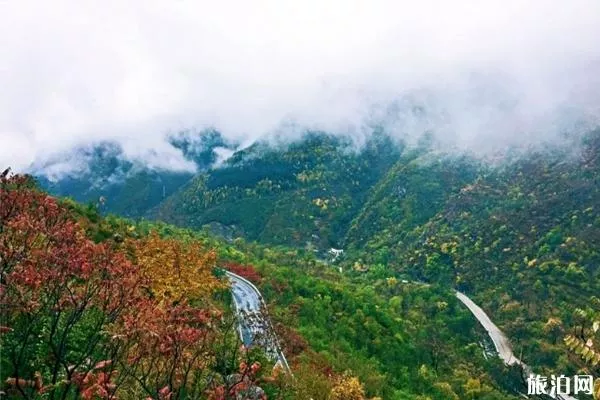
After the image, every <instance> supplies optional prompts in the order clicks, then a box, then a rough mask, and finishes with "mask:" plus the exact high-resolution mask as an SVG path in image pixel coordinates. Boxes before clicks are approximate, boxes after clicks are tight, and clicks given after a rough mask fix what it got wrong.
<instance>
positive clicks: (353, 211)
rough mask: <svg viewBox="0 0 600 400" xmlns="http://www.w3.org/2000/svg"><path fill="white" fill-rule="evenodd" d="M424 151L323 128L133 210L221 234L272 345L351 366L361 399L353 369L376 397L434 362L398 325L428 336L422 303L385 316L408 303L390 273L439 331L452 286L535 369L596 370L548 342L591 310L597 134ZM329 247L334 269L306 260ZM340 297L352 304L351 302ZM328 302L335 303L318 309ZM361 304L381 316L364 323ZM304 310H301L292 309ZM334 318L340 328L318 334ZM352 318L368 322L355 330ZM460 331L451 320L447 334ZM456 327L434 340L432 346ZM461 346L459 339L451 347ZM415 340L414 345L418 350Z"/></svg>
mask: <svg viewBox="0 0 600 400" xmlns="http://www.w3.org/2000/svg"><path fill="white" fill-rule="evenodd" d="M433 147H434V146H432V145H431V144H423V145H421V146H419V147H412V148H405V147H403V146H401V145H398V144H397V143H395V142H393V141H392V140H391V139H389V138H388V137H387V136H385V135H384V134H377V135H374V136H373V137H372V138H371V140H370V141H368V142H367V143H366V145H365V146H364V147H363V148H359V149H356V148H355V147H354V146H353V143H352V142H351V141H349V140H345V139H343V138H340V137H334V136H330V135H326V134H322V133H312V134H308V135H307V136H306V137H304V138H303V140H300V141H297V142H293V143H291V144H289V145H285V146H274V145H273V144H268V143H262V142H261V143H256V144H254V145H253V146H251V147H248V148H246V149H243V150H239V151H237V152H235V153H234V154H233V155H232V156H231V157H230V158H229V159H228V160H227V161H226V162H225V163H224V164H222V165H221V166H219V167H218V168H212V169H208V170H206V171H204V172H201V173H199V174H198V175H196V176H194V177H193V178H192V179H191V180H189V181H188V182H186V183H185V184H183V185H182V186H181V187H180V188H179V189H177V190H175V191H174V192H173V193H172V194H171V195H170V196H168V197H167V198H166V199H164V200H162V201H160V202H159V203H158V204H157V205H156V206H155V207H154V208H152V209H151V210H150V211H148V212H147V214H146V215H147V216H148V217H150V219H152V220H162V221H166V222H168V223H172V224H174V225H178V226H182V227H187V228H192V229H194V230H196V231H198V230H199V229H204V233H203V235H207V234H208V233H207V232H210V233H211V234H212V235H216V236H219V237H221V238H225V239H226V241H227V242H228V243H229V245H227V246H233V247H234V248H236V249H238V250H232V249H230V250H228V253H227V254H228V255H227V256H226V257H225V259H226V260H229V261H231V260H233V261H236V262H237V261H243V262H244V263H252V264H255V265H258V266H259V267H257V269H258V270H260V271H263V272H265V274H266V276H268V279H267V282H268V283H266V285H265V286H264V290H265V293H266V295H267V296H268V297H269V298H270V299H271V304H272V305H273V306H274V307H276V308H275V310H274V313H275V314H276V315H277V317H278V318H279V321H280V322H282V323H283V326H284V327H286V328H284V330H283V334H284V336H285V335H286V334H288V332H287V328H289V327H295V332H294V333H293V334H291V336H290V337H291V338H292V339H293V338H296V335H300V337H304V340H306V344H304V345H302V346H308V348H309V349H311V352H312V351H316V352H317V353H318V354H322V355H323V356H324V357H325V359H326V360H328V363H329V365H330V366H331V365H333V366H336V365H337V367H338V369H339V370H343V369H346V368H349V369H351V370H353V371H355V373H356V374H357V375H359V377H360V378H361V381H363V382H364V385H365V388H367V389H368V393H369V394H371V395H380V394H381V392H379V391H378V390H377V389H376V388H377V387H379V385H380V384H379V383H377V382H378V381H377V379H376V378H375V377H374V376H372V375H371V374H369V373H367V372H366V371H363V372H360V371H361V368H362V367H363V366H364V365H369V367H368V369H369V370H373V371H379V372H380V373H381V374H382V376H385V379H384V378H381V379H384V380H385V382H386V384H385V386H383V387H385V393H386V396H387V395H390V393H394V392H395V391H398V390H400V388H402V387H404V386H403V385H404V383H402V382H404V381H402V379H395V378H392V377H393V376H406V375H403V374H404V373H403V372H401V371H399V370H397V369H396V366H395V363H396V362H395V361H394V360H396V359H398V358H400V359H402V360H409V359H410V360H414V363H412V362H413V361H411V363H412V364H410V365H411V368H409V370H408V371H405V372H406V373H407V374H408V375H411V374H412V373H413V372H414V371H413V370H412V369H413V368H419V366H420V365H429V366H433V365H435V364H436V363H437V361H435V360H437V359H438V358H437V357H434V356H433V355H432V354H431V353H428V354H429V355H428V356H427V357H426V358H420V356H416V358H413V355H411V354H413V353H410V351H412V350H410V351H409V350H408V349H409V348H410V347H411V346H414V345H415V342H413V339H414V338H415V337H416V336H415V335H417V334H418V333H417V332H413V331H411V329H413V328H414V329H417V330H421V329H427V330H428V331H431V329H434V330H436V331H439V332H443V329H442V328H441V327H440V326H437V327H435V328H434V327H431V326H429V325H428V322H427V320H426V319H420V317H418V316H416V315H411V314H410V313H409V312H408V310H409V309H411V308H414V309H417V310H418V309H419V307H422V306H423V303H422V301H423V300H424V298H423V297H421V295H419V296H417V298H416V299H415V300H414V302H413V300H406V301H407V303H406V304H407V305H406V306H402V307H401V308H398V305H397V304H398V303H397V302H398V301H400V304H404V300H403V299H407V298H412V296H414V294H413V293H405V292H404V291H405V290H406V289H400V288H396V289H392V288H393V287H395V286H394V285H395V284H394V283H393V282H396V283H397V282H398V281H402V280H407V281H415V282H421V283H422V284H426V285H433V287H435V289H432V290H433V292H430V293H427V294H423V296H425V298H432V296H433V297H435V296H443V297H441V298H438V299H436V300H432V301H434V302H436V303H439V302H440V301H441V302H443V303H446V304H448V305H452V306H451V312H450V313H449V314H448V315H446V316H443V317H440V318H442V319H443V320H444V321H445V322H444V323H445V324H450V325H452V324H453V323H452V322H450V320H447V319H446V318H454V316H456V315H458V314H460V311H459V310H460V308H457V307H456V305H455V304H456V301H455V299H453V297H452V296H451V295H450V294H451V293H452V292H451V291H452V290H453V289H454V288H456V289H459V290H461V291H463V292H465V293H467V294H468V295H469V296H471V297H472V298H473V299H474V300H475V301H476V302H477V303H478V304H479V305H480V306H481V307H482V308H483V309H484V310H485V311H486V312H487V313H488V314H489V315H490V317H491V318H492V320H493V321H494V322H496V323H497V324H498V325H499V326H500V327H501V328H502V329H503V330H504V331H505V332H506V333H507V335H508V336H509V338H510V340H511V341H512V343H513V348H514V349H515V351H516V352H517V351H518V352H519V354H520V357H521V358H522V359H523V360H524V361H525V362H526V363H527V364H529V365H531V366H532V367H534V369H535V370H536V371H542V372H544V373H548V374H550V373H559V374H560V373H565V374H575V373H576V372H578V371H584V372H586V373H593V374H597V373H598V372H599V371H598V363H597V362H596V364H595V365H591V366H589V365H588V366H586V365H585V363H583V362H582V361H581V360H580V359H579V357H577V356H575V355H573V354H570V353H569V351H568V349H567V347H566V346H565V344H564V343H563V339H564V338H565V337H567V336H568V335H569V334H570V333H572V332H573V331H574V329H575V327H577V329H579V330H580V331H581V332H583V331H588V330H590V329H591V326H592V325H591V324H590V323H589V320H590V318H591V319H592V324H593V321H594V320H593V318H594V317H593V315H596V314H595V313H597V309H596V308H597V306H596V303H597V296H598V293H600V276H599V274H600V272H599V270H598V265H599V263H600V253H599V250H598V249H600V214H599V212H600V210H599V209H598V204H600V184H599V183H600V182H599V179H600V161H599V160H600V156H599V154H600V132H599V131H595V132H590V133H589V134H588V135H586V136H585V137H584V138H583V139H582V140H580V139H576V140H575V139H573V141H572V145H570V146H549V147H548V148H537V149H535V150H530V151H527V152H521V153H515V154H513V155H511V157H510V158H509V157H506V158H504V159H503V160H500V161H498V160H496V161H495V162H494V163H493V164H492V163H489V162H486V161H483V160H481V159H475V158H473V157H470V156H468V155H458V154H450V153H442V152H439V151H433V150H432V148H433ZM142 223H147V222H142ZM219 246H221V245H219ZM266 246H270V248H269V247H266ZM273 246H284V247H278V248H276V249H275V250H274V249H273ZM330 247H335V248H342V249H344V253H343V255H342V256H341V257H340V258H339V259H337V260H335V261H334V265H331V264H330V265H323V264H320V262H319V261H317V259H323V258H324V257H325V252H326V250H328V249H329V248H330ZM240 248H241V249H243V250H242V252H241V253H239V249H240ZM285 254H293V255H294V256H293V257H291V259H290V257H289V256H286V255H285ZM232 255H233V257H232ZM315 257H316V258H317V259H315ZM285 260H288V261H285ZM277 277H280V278H277ZM341 279H349V281H348V282H346V283H344V288H343V289H340V288H339V287H337V286H336V284H335V282H336V281H339V280H341ZM390 279H391V280H390ZM387 282H392V283H390V284H389V285H391V286H388V283H387ZM315 288H320V289H318V290H317V291H315V290H316V289H315ZM339 290H342V292H343V293H345V292H346V291H348V292H354V293H356V295H357V296H359V295H360V296H362V297H361V302H359V303H358V304H355V303H352V302H351V301H350V299H348V298H346V297H345V294H343V293H342V294H339V293H338V291H339ZM440 290H441V292H440ZM334 293H338V294H336V295H335V296H334V295H333V294H334ZM441 293H445V295H442V294H441ZM407 296H408V297H407ZM315 298H317V299H318V301H317V303H316V304H315V303H314V301H315ZM419 298H420V299H421V300H419ZM301 299H305V300H301ZM334 299H335V301H337V302H341V303H338V304H333V303H331V304H330V302H333V301H334ZM398 299H400V300H398ZM426 303H427V301H426ZM373 304H377V307H379V309H381V308H386V309H388V307H392V308H391V309H388V311H386V316H382V317H381V319H378V318H375V319H373V318H370V317H369V315H371V316H372V315H373V313H374V312H375V311H374V310H373V309H372V308H371V307H372V305H373ZM391 304H396V305H393V306H392V305H391ZM306 307H308V308H309V309H310V310H311V311H307V313H306V314H303V313H302V312H301V311H300V310H303V309H305V310H306ZM315 307H317V308H315ZM363 307H366V309H367V310H368V311H366V310H364V309H362V308H363ZM403 307H408V308H403ZM320 308H324V309H325V310H321V309H320ZM358 309H361V311H360V312H359V310H358ZM376 309H377V308H376ZM285 310H293V311H285ZM401 310H402V311H401ZM430 311H431V310H429V311H427V307H425V308H424V309H420V311H418V313H425V314H427V313H428V312H430ZM347 313H357V316H356V319H355V318H351V319H350V320H347V319H346V318H347V317H346V315H347ZM319 315H320V316H319ZM317 316H318V317H317ZM333 316H335V317H333ZM391 316H393V317H391ZM451 316H452V317H451ZM582 316H585V318H584V317H582ZM388 317H391V318H392V319H391V320H388V319H387V318H388ZM400 320H402V321H404V322H402V323H401V322H400ZM338 321H339V322H340V324H341V327H339V329H341V332H338V333H335V335H339V336H334V337H333V338H331V337H330V336H329V335H330V334H331V332H337V329H338V327H337V322H338ZM391 321H394V322H393V324H392V322H391ZM407 321H410V322H407ZM403 323H408V325H407V326H405V327H402V324H403ZM365 324H367V325H369V326H371V325H372V326H371V328H368V329H367V331H363V330H362V328H359V326H364V325H365ZM390 324H392V325H396V326H395V328H394V329H396V328H397V329H400V330H401V332H396V331H394V329H392V328H391V325H390ZM467 325H468V324H467V322H465V320H462V321H461V322H460V323H459V324H458V325H457V329H459V330H460V328H458V326H467ZM446 326H449V325H446ZM415 327H416V328H415ZM369 329H372V331H369ZM405 329H406V330H405ZM469 329H475V331H477V327H476V326H471V327H470V328H469ZM409 332H410V333H409ZM457 334H459V333H458V331H454V332H453V333H445V334H444V335H445V339H444V341H447V340H448V337H449V336H455V335H457ZM462 334H464V332H462V333H460V335H462ZM390 335H391V336H394V337H396V338H398V340H399V341H400V342H399V343H400V344H398V345H399V348H398V349H397V353H395V354H396V356H394V357H392V358H390V359H388V358H386V357H387V356H386V354H387V352H388V351H391V350H390V349H392V348H394V346H395V345H396V344H392V343H391V342H389V341H388V339H389V337H390ZM478 335H481V332H479V333H478ZM580 336H581V335H580ZM407 337H410V338H411V339H410V340H408V339H406V338H407ZM472 337H473V332H471V333H470V334H469V335H467V336H465V337H464V340H466V341H465V342H463V345H465V346H467V347H468V346H469V345H468V344H467V343H468V342H469V340H472V339H471V338H472ZM480 337H483V338H484V337H485V335H483V336H480ZM399 338H403V339H399ZM292 339H290V340H292ZM293 340H295V339H293ZM406 340H408V341H406ZM301 342H302V343H304V342H303V341H301ZM332 343H336V344H335V349H332V348H331V347H330V346H332ZM436 343H439V341H437V342H436ZM571 343H572V342H571ZM463 345H461V346H463ZM302 346H301V347H302ZM381 346H382V347H381ZM407 346H408V347H407ZM421 346H423V347H422V350H423V349H428V350H427V351H429V350H430V349H431V346H432V343H431V342H427V341H426V342H424V343H422V344H421ZM584 347H585V346H584ZM583 350H584V348H582V347H581V346H580V348H579V349H578V350H577V351H579V352H582V351H583ZM407 351H408V353H407ZM415 351H417V350H415ZM311 354H312V353H311ZM348 354H352V356H351V357H348ZM415 354H416V353H415ZM457 354H461V350H457V349H456V348H454V349H452V350H448V353H447V354H446V355H445V357H448V358H449V360H451V359H452V357H453V356H456V355H457ZM586 354H593V353H589V351H587V352H586ZM357 360H360V362H359V361H357ZM311 362H313V361H311ZM450 362H460V358H457V359H454V361H450ZM453 365H454V364H453ZM392 371H393V372H392ZM410 379H417V377H414V376H413V377H412V378H410ZM449 381H452V379H449ZM370 382H371V383H370ZM373 382H374V383H373ZM512 384H514V381H513V383H512ZM452 385H454V384H452ZM452 385H451V386H452ZM509 386H510V385H509ZM504 388H506V386H504ZM382 390H384V389H382ZM453 391H454V392H455V393H458V392H459V391H460V390H459V389H457V388H456V387H455V386H453ZM386 398H387V397H386Z"/></svg>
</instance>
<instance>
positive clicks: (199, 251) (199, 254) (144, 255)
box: [128, 232, 224, 303]
mask: <svg viewBox="0 0 600 400" xmlns="http://www.w3.org/2000/svg"><path fill="white" fill-rule="evenodd" d="M128 244H129V246H130V249H132V254H133V257H134V260H135V262H136V263H137V264H138V265H139V266H140V268H141V269H142V272H143V274H144V276H145V277H146V278H147V279H148V281H149V282H150V287H149V289H150V290H151V292H152V294H153V296H155V297H156V298H157V299H159V301H161V302H166V303H173V302H177V301H180V300H182V299H187V300H194V299H200V298H206V297H207V296H208V295H210V294H211V293H212V292H214V291H215V290H216V289H219V288H222V287H224V284H223V283H222V282H220V281H219V280H218V279H217V278H216V277H215V276H214V275H213V273H212V271H213V268H214V267H215V263H216V254H215V252H214V251H207V250H206V249H204V248H203V247H202V246H201V245H200V244H199V243H198V242H193V241H191V242H182V241H179V240H175V239H170V238H167V239H163V238H161V237H159V236H158V234H157V233H155V232H152V233H150V235H149V236H147V237H145V238H142V239H138V240H131V241H129V242H128Z"/></svg>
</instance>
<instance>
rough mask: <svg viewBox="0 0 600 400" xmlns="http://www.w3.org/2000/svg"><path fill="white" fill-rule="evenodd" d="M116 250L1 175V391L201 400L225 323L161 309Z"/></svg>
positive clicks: (148, 284)
mask: <svg viewBox="0 0 600 400" xmlns="http://www.w3.org/2000/svg"><path fill="white" fill-rule="evenodd" d="M149 243H150V242H149ZM152 243H154V242H152ZM122 246H123V245H122V244H118V243H115V242H113V241H108V242H104V243H99V244H98V243H94V242H93V241H91V240H90V239H89V238H87V237H86V235H85V232H84V229H83V228H82V227H81V226H80V225H79V224H78V223H77V222H76V221H75V220H74V218H72V216H71V215H70V214H69V211H68V210H67V209H66V208H65V207H63V206H61V205H60V204H59V203H58V202H57V201H56V200H55V199H53V198H51V197H50V196H48V195H46V194H45V193H43V192H41V191H39V190H37V189H36V188H35V185H34V184H33V183H32V181H31V180H30V179H29V178H27V177H24V176H10V175H9V174H8V172H5V173H3V174H0V305H1V310H0V311H1V321H0V332H1V333H2V336H1V339H0V340H1V345H2V353H3V354H2V358H3V366H4V365H6V366H7V368H2V371H0V374H1V376H0V378H1V379H2V381H3V382H4V384H5V391H7V392H9V394H11V393H12V394H16V395H18V396H20V397H23V398H35V397H37V396H39V395H40V394H41V393H45V396H46V397H47V398H49V399H58V398H60V399H64V398H73V397H79V398H84V399H97V398H102V399H113V398H116V397H117V396H118V395H119V394H126V397H128V398H144V397H149V398H153V399H162V400H166V399H176V398H184V397H185V398H199V397H202V396H205V395H206V388H207V387H208V384H207V383H206V382H207V381H208V379H207V376H212V375H214V373H212V372H211V371H210V368H211V367H212V366H213V365H214V364H215V359H216V358H217V357H218V356H219V354H216V353H215V352H214V348H213V347H212V343H213V342H214V341H215V340H217V339H219V340H220V338H219V335H220V336H221V337H222V336H223V335H226V333H224V332H223V330H222V329H221V328H220V326H219V324H220V323H221V315H220V314H219V312H217V311H215V310H213V309H212V308H211V307H209V306H207V305H206V304H204V305H201V307H197V306H192V305H190V304H188V302H187V300H186V299H185V298H183V299H178V300H177V301H171V302H169V301H165V299H164V298H163V299H158V298H157V297H156V296H155V295H154V292H153V290H152V288H155V287H156V286H157V283H156V282H153V281H152V276H149V274H146V273H144V271H143V268H141V267H140V266H138V265H136V264H135V263H134V262H132V260H131V257H129V256H128V254H127V253H126V252H125V251H123V250H121V247H122ZM209 258H210V257H209ZM194 301H195V304H196V303H198V301H199V299H194ZM198 304H199V303H198ZM230 326H232V327H233V326H234V325H233V323H232V324H230ZM231 331H232V332H234V331H233V329H232V330H231ZM233 335H235V333H233Z"/></svg>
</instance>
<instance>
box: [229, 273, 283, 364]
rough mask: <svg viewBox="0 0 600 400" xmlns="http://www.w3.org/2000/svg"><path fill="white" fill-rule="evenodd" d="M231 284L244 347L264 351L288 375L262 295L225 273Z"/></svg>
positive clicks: (237, 277)
mask: <svg viewBox="0 0 600 400" xmlns="http://www.w3.org/2000/svg"><path fill="white" fill-rule="evenodd" d="M225 274H226V275H227V277H228V278H229V281H230V282H231V294H232V295H233V302H234V305H235V310H236V314H237V316H238V320H239V325H238V331H239V335H240V339H241V340H242V342H243V343H244V345H245V346H248V347H249V346H252V345H258V346H261V347H263V348H264V349H265V352H266V353H267V355H268V356H269V357H270V358H271V359H273V360H276V363H277V364H279V365H281V366H282V367H283V368H284V369H285V370H286V371H287V372H288V373H291V370H290V367H289V365H288V362H287V360H286V359H285V356H284V354H283V352H282V351H281V347H280V346H279V340H278V339H277V335H276V334H275V330H274V329H273V326H272V324H271V321H270V320H269V316H268V315H267V312H266V306H265V302H264V300H263V298H262V295H261V294H260V292H259V291H258V289H257V288H256V286H254V285H253V284H252V283H251V282H250V281H248V280H247V279H245V278H243V277H241V276H239V275H236V274H234V273H232V272H229V271H225Z"/></svg>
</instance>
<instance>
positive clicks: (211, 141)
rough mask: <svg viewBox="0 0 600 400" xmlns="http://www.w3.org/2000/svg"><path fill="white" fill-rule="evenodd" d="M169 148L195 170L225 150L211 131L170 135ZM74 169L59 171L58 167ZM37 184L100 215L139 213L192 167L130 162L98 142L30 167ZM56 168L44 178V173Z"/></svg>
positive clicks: (119, 149) (115, 147)
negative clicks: (90, 206) (96, 209)
mask: <svg viewBox="0 0 600 400" xmlns="http://www.w3.org/2000/svg"><path fill="white" fill-rule="evenodd" d="M169 143H170V146H172V148H173V150H174V151H176V152H181V154H182V155H183V156H184V158H185V159H186V160H187V161H189V162H190V163H191V165H193V166H195V168H196V169H197V170H199V171H203V170H206V169H207V168H209V167H210V166H211V165H213V164H214V163H215V162H216V161H217V158H218V157H217V154H216V153H215V149H218V148H227V147H228V146H229V145H228V144H227V143H225V141H224V139H223V138H222V137H221V135H220V134H219V133H218V132H216V131H212V130H208V131H202V132H180V133H179V134H177V135H173V136H172V137H171V138H170V141H169ZM65 165H69V166H72V167H73V166H74V167H75V168H74V169H73V170H67V171H65V172H61V169H62V168H63V166H65ZM34 170H36V171H39V173H38V174H37V178H38V181H39V183H40V185H41V186H42V187H43V188H44V189H46V190H48V191H49V192H51V193H53V194H55V195H57V196H68V197H72V198H73V199H75V200H77V201H79V202H84V203H88V202H91V203H93V204H95V205H96V206H97V207H99V209H100V210H101V211H102V212H104V213H116V214H119V215H123V216H127V217H141V216H143V215H145V214H146V213H147V212H148V210H150V209H151V208H153V207H155V206H157V205H158V204H159V203H160V202H161V201H163V200H164V199H165V198H166V197H168V196H169V195H171V194H172V193H174V192H175V191H177V189H179V188H180V187H181V186H182V185H183V184H185V183H186V182H188V181H189V180H190V179H191V178H192V177H193V176H194V175H195V172H194V171H179V172H178V171H171V170H169V169H165V168H157V167H151V166H148V165H146V164H144V163H142V162H140V161H135V160H134V161H131V160H129V159H128V158H127V157H126V156H125V154H124V151H123V149H122V147H121V146H120V145H118V144H116V143H114V142H102V143H98V144H96V145H93V146H88V147H79V148H75V149H73V150H72V151H71V152H69V153H68V154H61V155H60V156H57V157H56V158H55V159H52V160H49V161H47V162H46V163H45V164H44V165H39V166H35V168H34ZM55 170H56V171H57V172H56V173H54V175H56V176H50V177H48V176H46V174H45V171H50V172H52V171H55Z"/></svg>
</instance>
